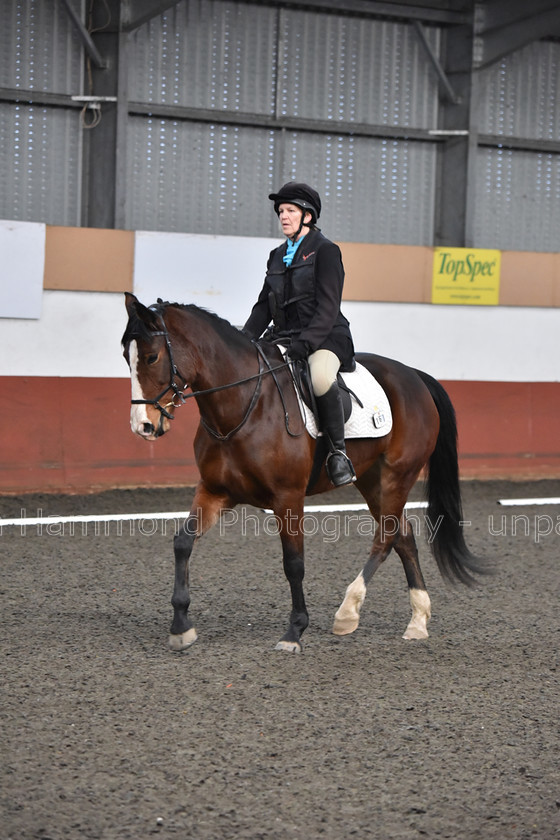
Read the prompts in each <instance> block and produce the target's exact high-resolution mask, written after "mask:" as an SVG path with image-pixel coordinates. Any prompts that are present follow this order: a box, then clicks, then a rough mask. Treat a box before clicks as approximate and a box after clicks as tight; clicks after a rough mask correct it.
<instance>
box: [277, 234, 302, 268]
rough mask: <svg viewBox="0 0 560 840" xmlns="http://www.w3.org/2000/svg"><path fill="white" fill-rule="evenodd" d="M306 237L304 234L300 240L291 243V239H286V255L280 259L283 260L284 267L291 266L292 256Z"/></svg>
mask: <svg viewBox="0 0 560 840" xmlns="http://www.w3.org/2000/svg"><path fill="white" fill-rule="evenodd" d="M306 235H307V234H305V235H304V236H302V237H301V238H300V239H298V240H297V242H292V240H291V239H288V247H287V249H286V253H285V254H284V256H283V257H282V259H283V260H284V265H285V266H286V267H289V266H291V264H292V260H293V259H294V256H295V253H296V251H297V249H298V248H299V246H300V245H301V243H302V242H303V240H304V239H305V236H306Z"/></svg>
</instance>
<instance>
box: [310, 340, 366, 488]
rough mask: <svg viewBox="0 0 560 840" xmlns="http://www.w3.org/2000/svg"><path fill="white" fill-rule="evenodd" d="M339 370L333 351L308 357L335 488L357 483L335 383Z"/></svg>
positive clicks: (338, 392) (331, 477) (321, 352)
mask: <svg viewBox="0 0 560 840" xmlns="http://www.w3.org/2000/svg"><path fill="white" fill-rule="evenodd" d="M339 368H340V360H339V358H338V356H337V355H336V354H335V353H333V352H332V351H331V350H325V349H320V350H316V351H315V353H311V355H310V356H309V371H310V374H311V385H312V388H313V393H314V395H315V402H316V403H317V411H318V414H319V423H320V426H321V431H322V432H323V434H324V435H325V438H326V441H327V444H328V447H329V455H328V456H327V473H328V475H329V478H330V480H331V481H332V483H333V484H334V485H335V486H336V487H340V486H342V485H343V484H350V483H351V482H352V481H355V480H356V475H355V473H354V468H353V466H352V462H351V461H350V459H349V458H348V456H347V455H346V445H345V443H344V412H343V408H342V400H341V398H340V391H339V388H338V383H337V380H336V376H337V373H338V370H339Z"/></svg>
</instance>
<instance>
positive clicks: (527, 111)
mask: <svg viewBox="0 0 560 840" xmlns="http://www.w3.org/2000/svg"><path fill="white" fill-rule="evenodd" d="M478 85H479V94H480V95H479V97H478V98H477V102H476V111H477V113H476V122H477V125H478V130H479V131H481V132H484V133H486V134H503V135H506V136H507V135H509V136H511V137H532V138H535V139H539V140H560V108H559V107H554V105H558V104H559V103H560V44H558V43H553V42H548V41H535V42H534V43H532V44H529V46H527V47H524V48H523V49H521V50H517V52H514V53H512V54H511V55H508V56H507V57H506V58H503V59H502V60H501V61H500V62H498V63H497V64H494V65H492V66H491V67H488V68H486V69H485V70H482V71H479V73H478Z"/></svg>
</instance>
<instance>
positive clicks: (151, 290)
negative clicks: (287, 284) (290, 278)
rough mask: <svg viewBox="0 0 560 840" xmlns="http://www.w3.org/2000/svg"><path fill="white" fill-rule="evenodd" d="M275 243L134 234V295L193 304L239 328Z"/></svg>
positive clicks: (150, 300) (148, 300) (240, 238)
mask: <svg viewBox="0 0 560 840" xmlns="http://www.w3.org/2000/svg"><path fill="white" fill-rule="evenodd" d="M281 241H282V240H281V239H257V238H252V239H250V238H248V237H243V236H196V235H191V234H188V233H184V234H161V233H160V234H154V233H150V232H139V233H137V234H136V244H135V255H134V265H135V269H134V293H135V294H136V295H137V297H139V298H140V300H141V301H142V303H145V304H146V305H149V304H152V303H155V301H156V300H157V298H158V297H160V298H162V299H163V300H170V301H176V302H177V303H194V304H196V305H197V306H203V307H204V308H205V309H210V310H211V311H212V312H216V314H217V315H221V317H222V318H227V320H228V321H231V323H232V324H236V325H238V326H243V324H244V323H245V321H246V320H247V318H248V317H249V313H250V311H251V307H252V305H253V304H254V303H255V301H256V299H257V296H258V294H259V292H260V290H261V287H262V284H263V280H264V275H265V271H266V262H267V259H268V255H269V253H270V251H271V250H272V249H273V248H276V247H277V246H278V245H279V244H280V243H281Z"/></svg>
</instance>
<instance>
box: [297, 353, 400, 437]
mask: <svg viewBox="0 0 560 840" xmlns="http://www.w3.org/2000/svg"><path fill="white" fill-rule="evenodd" d="M341 375H342V378H343V380H344V382H345V383H346V385H347V387H348V388H349V389H350V391H352V392H353V393H354V394H356V396H357V397H358V399H359V400H360V402H361V403H362V404H363V408H362V407H361V406H360V405H359V404H358V403H357V402H356V400H355V399H354V397H353V396H352V394H351V395H350V397H351V400H352V412H351V414H350V417H349V418H348V420H347V421H346V425H345V426H344V437H345V438H372V437H383V436H384V435H387V434H389V432H390V431H391V429H392V427H393V417H392V414H391V406H390V405H389V400H388V399H387V395H386V394H385V391H384V390H383V388H382V387H381V385H380V384H379V382H378V381H377V379H376V378H375V377H374V376H372V374H371V373H370V372H369V370H367V368H365V367H364V366H363V365H360V364H358V363H357V364H356V370H353V371H352V372H351V373H342V374H341ZM298 398H299V394H298ZM299 405H300V410H301V413H302V417H303V419H304V421H305V426H306V428H307V431H308V432H309V434H310V435H311V437H313V438H316V437H317V435H318V434H321V432H319V430H318V428H317V421H316V420H315V417H314V415H313V412H312V411H310V410H309V408H308V407H307V406H306V405H305V403H304V402H303V401H302V400H301V398H299Z"/></svg>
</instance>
